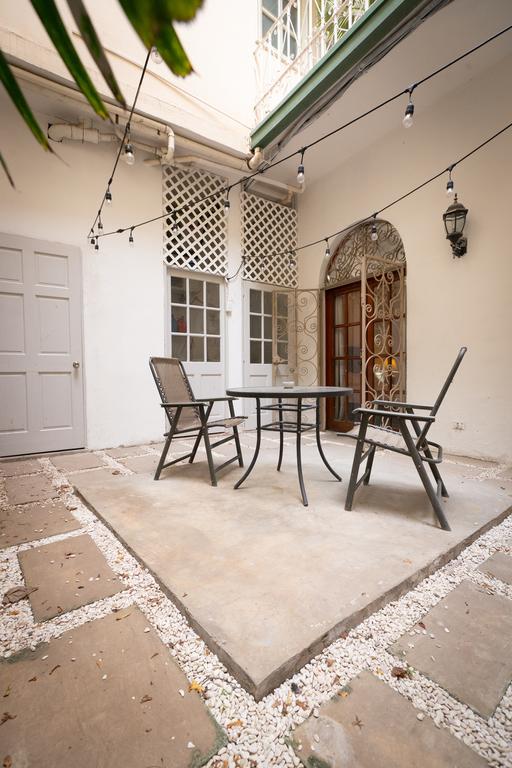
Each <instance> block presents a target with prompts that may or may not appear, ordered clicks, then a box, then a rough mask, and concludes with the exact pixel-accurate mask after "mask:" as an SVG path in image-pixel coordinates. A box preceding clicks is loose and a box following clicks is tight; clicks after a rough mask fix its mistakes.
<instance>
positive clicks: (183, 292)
mask: <svg viewBox="0 0 512 768" xmlns="http://www.w3.org/2000/svg"><path fill="white" fill-rule="evenodd" d="M171 303H172V304H186V303H187V281H186V280H185V278H184V277H171Z"/></svg>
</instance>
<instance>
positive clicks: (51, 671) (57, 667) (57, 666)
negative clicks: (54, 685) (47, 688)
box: [48, 664, 60, 675]
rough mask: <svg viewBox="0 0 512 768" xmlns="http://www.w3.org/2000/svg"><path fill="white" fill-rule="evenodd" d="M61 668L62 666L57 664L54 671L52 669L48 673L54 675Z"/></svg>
mask: <svg viewBox="0 0 512 768" xmlns="http://www.w3.org/2000/svg"><path fill="white" fill-rule="evenodd" d="M59 667H60V664H56V665H55V666H54V668H53V669H50V671H49V672H48V675H53V673H54V672H55V670H56V669H59Z"/></svg>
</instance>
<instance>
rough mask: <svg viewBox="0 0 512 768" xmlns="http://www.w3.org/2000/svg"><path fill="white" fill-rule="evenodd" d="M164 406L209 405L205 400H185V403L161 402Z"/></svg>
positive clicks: (192, 406)
mask: <svg viewBox="0 0 512 768" xmlns="http://www.w3.org/2000/svg"><path fill="white" fill-rule="evenodd" d="M160 405H161V406H162V408H195V407H196V406H197V405H204V406H207V405H208V403H205V402H204V401H203V400H193V401H190V400H185V402H183V403H160Z"/></svg>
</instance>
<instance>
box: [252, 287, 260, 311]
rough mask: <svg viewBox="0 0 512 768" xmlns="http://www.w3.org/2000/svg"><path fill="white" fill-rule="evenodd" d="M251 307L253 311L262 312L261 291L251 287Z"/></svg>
mask: <svg viewBox="0 0 512 768" xmlns="http://www.w3.org/2000/svg"><path fill="white" fill-rule="evenodd" d="M249 309H250V311H251V312H261V291H255V290H254V288H251V290H250V291H249Z"/></svg>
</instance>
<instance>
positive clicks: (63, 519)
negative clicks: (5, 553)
mask: <svg viewBox="0 0 512 768" xmlns="http://www.w3.org/2000/svg"><path fill="white" fill-rule="evenodd" d="M77 528H80V523H79V522H78V520H76V519H75V518H74V517H73V515H72V514H71V512H70V511H69V510H68V509H66V507H65V506H64V504H62V503H61V502H57V503H51V502H50V503H47V504H26V505H24V506H22V507H15V508H14V509H12V508H11V509H2V510H0V549H4V548H5V547H12V546H14V545H15V544H24V543H26V542H27V541H37V539H45V538H47V537H48V536H55V535H56V534H58V533H67V532H68V531H75V530H76V529H77Z"/></svg>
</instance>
